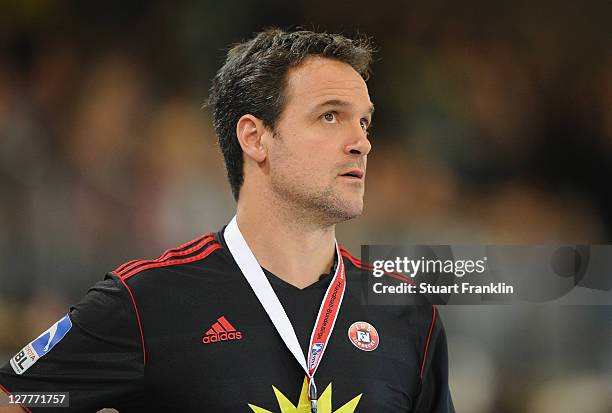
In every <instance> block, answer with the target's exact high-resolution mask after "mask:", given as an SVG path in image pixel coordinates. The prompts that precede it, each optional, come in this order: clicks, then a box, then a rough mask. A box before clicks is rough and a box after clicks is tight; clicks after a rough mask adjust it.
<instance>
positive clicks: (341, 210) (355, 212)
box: [272, 176, 362, 227]
mask: <svg viewBox="0 0 612 413" xmlns="http://www.w3.org/2000/svg"><path fill="white" fill-rule="evenodd" d="M272 190H273V191H274V194H275V196H276V197H277V199H278V200H279V202H281V203H282V204H283V205H285V206H286V207H287V210H288V211H289V213H290V214H291V216H292V217H293V218H294V219H295V220H296V221H300V222H303V223H308V224H314V225H317V226H321V227H326V226H331V225H335V224H338V223H340V222H344V221H347V220H349V219H352V218H355V217H356V216H359V215H361V212H362V206H356V205H351V202H350V201H348V200H346V199H343V198H342V197H341V196H340V195H339V194H338V193H337V192H336V191H335V190H334V189H333V188H332V187H327V188H325V189H323V190H313V189H312V188H308V187H307V186H306V185H301V184H300V183H298V182H295V181H292V180H290V179H283V178H282V177H279V176H276V177H272Z"/></svg>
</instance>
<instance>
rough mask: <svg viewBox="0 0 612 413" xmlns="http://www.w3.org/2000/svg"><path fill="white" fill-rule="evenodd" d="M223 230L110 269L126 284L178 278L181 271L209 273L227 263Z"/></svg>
mask: <svg viewBox="0 0 612 413" xmlns="http://www.w3.org/2000/svg"><path fill="white" fill-rule="evenodd" d="M219 237H220V235H219V233H215V232H207V233H205V234H203V235H201V236H199V237H197V238H195V239H193V240H191V241H189V242H185V243H183V244H180V245H178V246H175V247H172V248H169V249H167V250H166V251H164V252H163V253H162V254H161V255H159V256H158V257H157V258H152V259H133V260H131V261H127V262H125V263H123V264H121V265H119V266H118V267H117V268H115V269H114V270H112V271H111V272H110V275H111V276H114V277H116V278H117V279H118V281H119V282H120V283H122V284H126V283H129V284H130V285H133V284H135V283H141V282H142V280H145V279H147V280H151V279H160V278H164V277H171V278H170V279H172V277H174V278H177V277H180V275H181V274H182V275H190V274H191V275H193V274H199V275H205V274H206V273H207V272H215V270H219V269H220V268H223V267H224V266H227V265H228V263H227V260H224V259H223V258H222V257H220V256H219V255H220V254H219V253H218V251H220V250H222V249H223V246H222V243H221V242H220V241H219Z"/></svg>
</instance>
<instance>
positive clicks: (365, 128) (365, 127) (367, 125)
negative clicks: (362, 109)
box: [359, 118, 370, 134]
mask: <svg viewBox="0 0 612 413" xmlns="http://www.w3.org/2000/svg"><path fill="white" fill-rule="evenodd" d="M359 123H360V125H361V129H363V131H364V132H365V133H366V134H369V131H368V129H369V128H370V122H369V121H368V120H367V119H366V118H363V119H361V121H359Z"/></svg>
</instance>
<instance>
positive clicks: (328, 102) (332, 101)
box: [314, 99, 374, 115]
mask: <svg viewBox="0 0 612 413" xmlns="http://www.w3.org/2000/svg"><path fill="white" fill-rule="evenodd" d="M325 106H342V107H346V106H352V104H351V103H350V102H347V101H346V100H340V99H330V100H326V101H325V102H322V103H319V104H317V105H316V106H315V108H314V110H317V109H319V108H322V107H325ZM368 113H369V114H370V115H373V114H374V104H373V103H370V108H369V110H368Z"/></svg>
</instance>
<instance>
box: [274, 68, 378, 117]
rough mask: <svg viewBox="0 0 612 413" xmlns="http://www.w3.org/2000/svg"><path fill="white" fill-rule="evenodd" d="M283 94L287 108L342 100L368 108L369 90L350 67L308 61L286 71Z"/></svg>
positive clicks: (369, 103)
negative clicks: (293, 105)
mask: <svg viewBox="0 0 612 413" xmlns="http://www.w3.org/2000/svg"><path fill="white" fill-rule="evenodd" d="M286 85H287V87H286V90H285V96H286V102H287V105H288V106H289V105H291V104H294V103H298V104H299V105H300V106H301V105H305V106H312V105H316V104H318V103H321V102H323V101H327V100H345V101H347V102H350V103H351V104H354V105H356V106H358V107H362V106H363V107H364V108H369V107H370V106H371V102H370V96H369V94H368V87H367V85H366V83H365V81H364V80H363V78H362V77H361V76H360V75H359V73H357V72H356V71H355V69H353V68H352V67H351V66H350V65H349V64H347V63H343V62H340V61H337V60H333V59H327V58H323V57H309V58H307V59H306V60H305V61H304V62H303V63H302V64H300V65H299V66H297V67H294V68H292V69H290V70H289V72H288V74H287V83H286Z"/></svg>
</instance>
